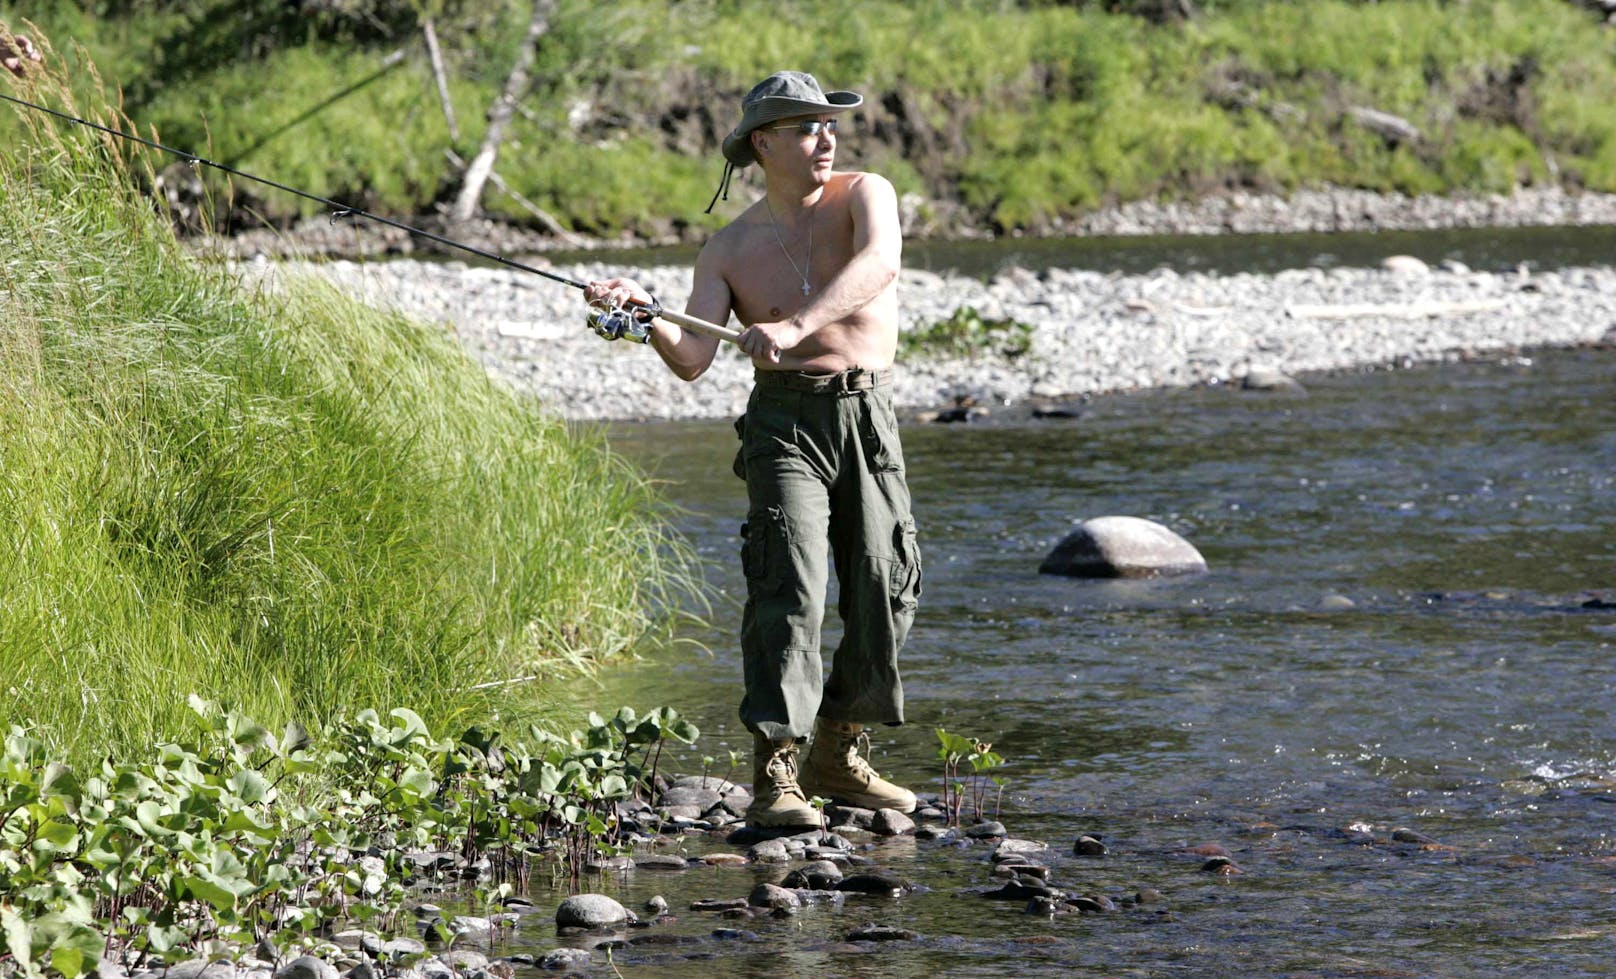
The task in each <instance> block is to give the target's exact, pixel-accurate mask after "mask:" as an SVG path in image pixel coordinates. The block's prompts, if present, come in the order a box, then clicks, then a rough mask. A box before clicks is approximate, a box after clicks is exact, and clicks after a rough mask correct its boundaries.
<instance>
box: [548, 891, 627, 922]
mask: <svg viewBox="0 0 1616 979" xmlns="http://www.w3.org/2000/svg"><path fill="white" fill-rule="evenodd" d="M627 920H628V909H626V908H624V907H623V906H622V905H621V904H618V903H617V902H616V901H614V900H613V899H611V898H609V897H607V896H606V895H604V894H575V895H573V896H572V897H569V898H567V899H566V900H565V901H562V902H561V906H560V907H558V908H556V924H557V925H559V926H560V927H562V928H606V927H610V926H611V925H618V924H622V923H623V922H625V921H627Z"/></svg>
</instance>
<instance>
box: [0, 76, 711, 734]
mask: <svg viewBox="0 0 1616 979" xmlns="http://www.w3.org/2000/svg"><path fill="white" fill-rule="evenodd" d="M26 94H27V95H28V96H30V97H32V98H35V99H47V100H61V99H64V98H65V97H66V96H65V93H64V92H63V91H62V89H61V88H60V86H57V85H53V84H52V83H50V82H47V83H46V84H45V85H44V86H43V87H42V88H40V87H34V88H29V89H28V90H27V92H26ZM31 122H32V132H31V133H30V136H29V138H28V139H24V140H15V141H12V142H10V143H8V144H5V145H0V555H3V560H0V719H3V720H4V721H5V722H16V723H27V724H32V725H36V726H37V727H38V728H39V730H40V731H41V732H43V733H44V734H45V735H46V736H47V737H49V738H51V739H53V740H54V741H55V742H56V743H57V744H58V747H59V749H60V750H61V751H63V752H64V754H66V755H67V756H68V757H77V758H80V759H83V758H85V757H87V756H93V755H95V754H97V753H101V752H106V751H117V750H119V749H127V748H132V747H135V746H143V745H145V744H149V743H150V741H151V739H152V738H153V737H154V736H156V735H159V734H161V733H163V732H165V731H170V732H171V731H173V730H178V729H183V728H184V726H185V725H187V724H188V723H189V722H188V721H187V719H186V707H185V701H186V695H187V694H191V693H195V694H199V695H201V696H203V697H206V698H209V699H214V700H219V701H222V702H225V703H229V704H233V705H236V706H238V707H239V708H241V709H243V710H245V711H246V712H248V713H249V714H251V715H253V716H255V717H257V718H259V719H260V720H262V721H264V722H266V723H274V722H283V721H287V720H292V719H297V720H300V721H303V722H304V723H308V722H309V721H319V720H322V719H323V718H325V717H327V716H329V715H331V714H333V713H334V712H336V711H337V710H338V709H345V710H348V711H350V712H351V711H352V710H357V709H362V708H366V707H374V708H378V709H382V710H383V712H384V713H385V710H386V709H387V708H389V707H393V706H399V705H407V706H409V707H412V708H414V709H415V710H417V711H418V712H419V713H420V714H421V715H422V716H424V717H425V718H427V720H428V722H429V723H431V724H433V726H434V727H435V728H438V729H440V730H441V729H459V728H463V727H465V726H466V725H468V724H472V723H489V722H494V723H498V722H501V721H515V720H518V719H521V718H524V717H531V716H534V715H536V714H537V713H540V712H543V711H544V710H546V709H547V708H548V707H550V706H553V705H555V704H556V703H560V702H564V701H565V699H566V696H567V680H568V678H569V677H576V675H577V674H576V672H575V671H574V670H573V668H572V667H573V665H576V664H578V663H582V662H587V661H589V660H593V659H598V658H603V657H611V656H616V655H620V654H623V653H625V652H628V651H630V650H632V649H633V648H635V647H636V645H637V644H639V643H641V642H644V641H646V640H648V639H651V638H655V636H656V635H657V634H658V630H660V629H663V628H665V627H667V626H668V625H669V617H668V616H669V612H668V610H669V609H671V608H673V607H674V606H676V605H677V604H678V602H679V596H678V595H676V594H674V592H676V591H678V590H681V589H683V588H685V587H686V586H687V584H688V583H689V581H690V570H691V568H692V565H691V564H690V563H689V561H688V560H687V558H686V552H685V551H684V550H683V549H682V546H681V545H680V543H679V542H678V541H677V540H674V539H672V538H671V537H670V536H669V532H668V530H667V527H668V523H667V521H666V520H665V513H664V510H663V504H662V503H660V502H659V499H658V497H657V496H656V494H655V493H654V492H653V490H652V488H651V487H650V485H649V484H648V482H647V480H646V479H645V478H644V477H643V476H642V475H641V474H640V473H638V472H637V471H635V470H633V469H632V468H631V467H630V466H628V465H627V464H626V463H624V462H623V461H622V460H621V459H620V458H619V457H617V456H615V455H613V454H612V452H611V451H610V450H609V448H608V447H607V446H606V445H605V443H604V442H603V441H602V439H601V438H599V437H598V436H596V435H591V434H589V433H587V432H583V433H580V432H570V431H568V430H567V429H566V428H565V427H564V426H563V425H562V424H561V423H560V422H558V421H556V420H554V419H552V418H550V417H547V416H545V415H544V414H543V413H542V412H541V410H540V408H539V406H538V405H537V404H535V403H533V402H531V401H528V400H524V399H523V398H521V397H519V396H518V395H516V394H514V393H513V392H511V391H509V390H507V389H505V388H503V387H501V386H499V385H498V384H496V383H495V382H493V381H491V380H490V379H489V378H488V377H487V376H486V374H485V373H484V371H483V370H482V369H481V368H480V367H479V366H478V365H477V364H476V363H475V362H474V361H473V360H472V358H470V357H469V356H468V355H467V354H465V353H464V352H463V351H462V350H461V349H460V348H459V347H458V346H457V345H456V344H455V342H454V341H453V340H452V339H451V338H449V337H447V336H445V335H443V334H441V333H440V332H438V331H436V330H434V329H429V328H427V327H424V326H421V325H419V324H416V323H412V322H408V321H406V320H403V319H401V318H399V317H396V316H393V315H388V314H384V313H380V312H377V311H375V310H372V309H369V308H366V307H363V306H360V305H357V304H355V303H353V302H351V301H349V300H347V299H345V298H344V297H342V296H340V295H338V294H336V293H335V292H333V291H331V290H330V289H328V288H323V287H321V286H320V285H318V284H315V283H313V282H309V281H290V282H286V283H283V284H281V285H278V286H273V287H272V286H269V285H266V284H264V283H262V282H258V283H254V282H250V281H246V280H243V279H242V278H240V277H239V276H238V274H237V273H236V272H233V271H232V270H230V269H228V268H224V267H220V266H215V265H206V264H201V263H199V262H198V261H196V260H194V259H192V258H190V257H188V256H187V254H186V253H185V252H184V251H183V250H182V249H181V248H180V247H179V246H178V245H177V243H176V242H175V240H174V239H173V237H172V234H171V233H170V232H169V231H168V228H167V225H166V223H165V221H164V220H163V219H162V218H161V217H160V216H158V215H156V214H154V213H153V212H152V210H151V209H150V206H149V203H147V202H145V200H144V198H142V197H141V196H140V195H139V194H138V193H136V192H135V191H133V190H132V189H131V187H130V183H129V181H128V178H127V176H126V175H127V173H128V171H129V170H130V169H131V166H132V165H135V166H136V168H138V163H139V161H128V160H122V159H120V158H119V157H118V154H119V153H121V152H123V151H124V148H123V147H121V146H118V145H116V144H114V143H112V142H110V141H103V140H101V139H95V138H91V136H89V135H87V131H85V130H82V129H78V130H73V131H58V130H57V129H55V128H53V127H52V126H51V125H50V124H48V122H46V121H43V120H42V119H40V118H36V119H33V120H31Z"/></svg>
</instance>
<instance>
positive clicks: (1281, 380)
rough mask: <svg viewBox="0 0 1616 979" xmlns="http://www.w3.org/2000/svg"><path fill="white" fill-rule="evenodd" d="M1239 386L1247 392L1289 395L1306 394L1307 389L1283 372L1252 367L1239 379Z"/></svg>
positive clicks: (1268, 368)
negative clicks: (1272, 392) (1283, 393)
mask: <svg viewBox="0 0 1616 979" xmlns="http://www.w3.org/2000/svg"><path fill="white" fill-rule="evenodd" d="M1240 386H1241V387H1242V388H1244V389H1245V390H1247V391H1280V392H1286V393H1289V394H1303V395H1305V394H1307V388H1304V387H1302V383H1301V382H1300V381H1298V380H1297V379H1296V378H1294V377H1291V376H1290V375H1289V374H1286V373H1284V372H1283V371H1278V370H1274V369H1273V368H1270V367H1253V368H1251V369H1250V370H1248V371H1246V373H1245V376H1244V377H1242V378H1241V379H1240Z"/></svg>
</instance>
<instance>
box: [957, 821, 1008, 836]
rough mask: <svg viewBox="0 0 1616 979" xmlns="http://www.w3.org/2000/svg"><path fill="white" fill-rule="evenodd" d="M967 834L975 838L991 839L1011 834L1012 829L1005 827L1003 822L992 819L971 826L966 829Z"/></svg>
mask: <svg viewBox="0 0 1616 979" xmlns="http://www.w3.org/2000/svg"><path fill="white" fill-rule="evenodd" d="M965 835H966V836H969V837H970V838H971V839H973V840H991V839H996V838H998V837H1001V836H1009V835H1010V831H1009V830H1007V829H1005V828H1004V824H1003V823H1001V822H998V821H997V820H992V819H990V820H986V821H984V822H980V823H977V824H975V825H974V826H972V827H970V828H969V829H967V830H966V831H965Z"/></svg>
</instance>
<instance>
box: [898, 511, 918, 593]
mask: <svg viewBox="0 0 1616 979" xmlns="http://www.w3.org/2000/svg"><path fill="white" fill-rule="evenodd" d="M892 553H893V560H892V583H891V589H892V610H893V611H894V612H900V613H904V614H907V615H913V614H914V612H915V609H917V608H919V607H920V539H919V534H918V532H917V531H916V529H915V522H914V520H912V519H904V520H901V521H899V523H898V525H897V526H896V527H895V528H893V531H892Z"/></svg>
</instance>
